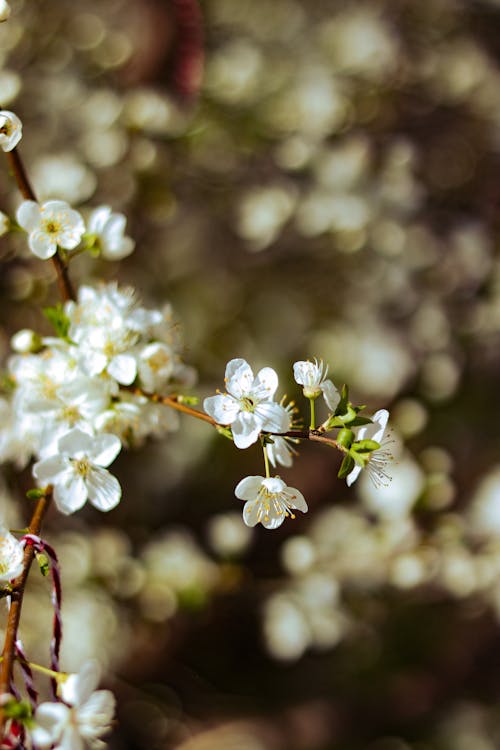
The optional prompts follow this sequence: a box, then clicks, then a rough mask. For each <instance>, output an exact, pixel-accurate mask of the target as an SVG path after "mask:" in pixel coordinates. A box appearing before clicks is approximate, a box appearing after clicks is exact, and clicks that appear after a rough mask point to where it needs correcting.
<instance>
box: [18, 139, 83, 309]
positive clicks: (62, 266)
mask: <svg viewBox="0 0 500 750" xmlns="http://www.w3.org/2000/svg"><path fill="white" fill-rule="evenodd" d="M5 155H6V157H7V161H8V162H9V167H10V170H11V172H12V174H13V176H14V178H15V180H16V183H17V187H18V189H19V192H20V193H21V195H22V196H23V198H24V199H25V200H27V201H35V202H38V201H37V199H36V195H35V191H34V190H33V188H32V186H31V183H30V181H29V179H28V176H27V174H26V170H25V168H24V164H23V162H22V160H21V157H20V156H19V152H18V150H17V149H16V148H14V149H12V151H7V152H6V154H5ZM51 260H52V263H53V265H54V268H55V271H56V274H57V285H58V287H59V293H60V295H61V297H62V299H63V300H64V301H67V300H69V299H75V292H74V289H73V285H72V283H71V280H70V278H69V275H68V266H67V265H66V263H65V262H64V261H63V259H62V258H61V256H60V255H59V253H58V252H57V253H56V254H55V255H53V256H52V258H51Z"/></svg>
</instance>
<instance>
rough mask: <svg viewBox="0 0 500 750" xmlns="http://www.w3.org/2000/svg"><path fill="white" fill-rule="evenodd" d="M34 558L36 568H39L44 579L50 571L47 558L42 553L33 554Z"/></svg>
mask: <svg viewBox="0 0 500 750" xmlns="http://www.w3.org/2000/svg"><path fill="white" fill-rule="evenodd" d="M35 557H36V561H37V563H38V567H39V568H40V573H41V574H42V575H43V577H44V578H45V577H46V576H48V575H49V570H50V563H49V558H48V557H47V555H46V554H44V553H43V552H37V553H36V554H35Z"/></svg>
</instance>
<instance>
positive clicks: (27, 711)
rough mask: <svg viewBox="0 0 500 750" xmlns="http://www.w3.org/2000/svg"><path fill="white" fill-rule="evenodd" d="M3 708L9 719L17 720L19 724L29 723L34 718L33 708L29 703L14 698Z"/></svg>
mask: <svg viewBox="0 0 500 750" xmlns="http://www.w3.org/2000/svg"><path fill="white" fill-rule="evenodd" d="M2 708H3V712H4V714H5V716H6V717H7V718H8V719H16V721H19V722H29V720H30V719H31V716H32V711H31V706H30V704H29V703H28V701H16V699H15V698H12V699H11V700H8V701H7V702H6V703H4V705H3V706H2Z"/></svg>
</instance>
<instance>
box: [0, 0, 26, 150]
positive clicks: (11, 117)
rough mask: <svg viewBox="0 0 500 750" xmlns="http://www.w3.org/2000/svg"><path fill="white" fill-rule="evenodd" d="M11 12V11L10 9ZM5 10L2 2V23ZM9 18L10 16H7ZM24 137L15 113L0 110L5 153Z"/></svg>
mask: <svg viewBox="0 0 500 750" xmlns="http://www.w3.org/2000/svg"><path fill="white" fill-rule="evenodd" d="M5 5H6V4H5ZM9 12H10V9H9ZM4 14H5V9H4V7H2V3H1V2H0V22H1V21H5V20H6V18H4V17H3V16H4ZM7 17H8V16H7ZM22 135H23V124H22V122H21V120H20V119H19V117H18V116H17V115H15V114H14V112H9V110H7V109H2V110H0V147H1V148H2V150H3V151H12V149H14V148H15V147H16V146H17V144H18V143H19V141H20V140H21V138H22Z"/></svg>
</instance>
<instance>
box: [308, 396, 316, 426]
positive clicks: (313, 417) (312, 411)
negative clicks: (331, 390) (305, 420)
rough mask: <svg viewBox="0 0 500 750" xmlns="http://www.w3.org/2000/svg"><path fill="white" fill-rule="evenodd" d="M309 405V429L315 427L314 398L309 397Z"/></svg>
mask: <svg viewBox="0 0 500 750" xmlns="http://www.w3.org/2000/svg"><path fill="white" fill-rule="evenodd" d="M309 406H310V408H311V424H310V425H309V429H310V430H315V429H316V399H315V398H310V399H309Z"/></svg>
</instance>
